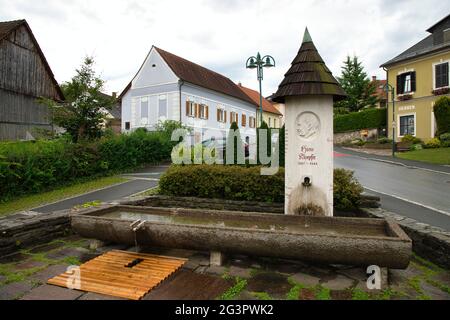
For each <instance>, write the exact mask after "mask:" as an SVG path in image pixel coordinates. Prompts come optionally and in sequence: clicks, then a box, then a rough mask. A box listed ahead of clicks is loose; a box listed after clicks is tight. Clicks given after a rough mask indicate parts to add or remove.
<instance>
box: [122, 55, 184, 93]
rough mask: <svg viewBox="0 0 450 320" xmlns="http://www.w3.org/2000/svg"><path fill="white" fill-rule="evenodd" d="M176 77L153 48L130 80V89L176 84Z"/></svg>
mask: <svg viewBox="0 0 450 320" xmlns="http://www.w3.org/2000/svg"><path fill="white" fill-rule="evenodd" d="M178 80H179V79H178V77H177V76H176V75H175V73H174V72H173V71H172V69H171V68H170V67H169V66H168V65H167V63H166V62H165V61H164V59H163V58H162V57H161V55H160V54H159V53H158V51H157V50H155V48H154V47H152V49H151V50H150V52H149V54H148V55H147V58H146V59H145V61H144V64H143V65H142V67H141V69H140V70H139V71H138V73H137V75H136V76H135V78H134V79H133V80H132V85H131V88H132V89H137V88H145V87H151V86H156V85H162V84H169V83H176V82H178Z"/></svg>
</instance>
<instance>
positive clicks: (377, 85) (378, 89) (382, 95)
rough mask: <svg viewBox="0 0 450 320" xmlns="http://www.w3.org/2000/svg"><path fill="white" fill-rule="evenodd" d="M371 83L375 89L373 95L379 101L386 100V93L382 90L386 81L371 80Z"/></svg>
mask: <svg viewBox="0 0 450 320" xmlns="http://www.w3.org/2000/svg"><path fill="white" fill-rule="evenodd" d="M372 83H374V84H375V88H376V91H375V93H374V94H373V95H374V96H376V97H378V99H380V100H387V92H386V91H385V90H384V87H385V85H386V80H377V79H373V80H372Z"/></svg>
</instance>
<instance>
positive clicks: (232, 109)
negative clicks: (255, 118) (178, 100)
mask: <svg viewBox="0 0 450 320" xmlns="http://www.w3.org/2000/svg"><path fill="white" fill-rule="evenodd" d="M181 94H185V95H186V96H187V99H188V100H189V101H193V102H196V103H204V104H206V105H207V104H208V103H206V102H207V101H209V102H213V103H216V104H217V105H219V106H220V107H218V108H219V109H224V110H225V111H227V112H236V110H240V111H241V112H252V111H249V110H248V109H244V108H241V107H236V106H232V105H230V104H227V103H223V102H221V101H216V100H213V99H209V98H206V97H202V96H198V95H193V94H189V93H188V92H183V91H182V92H181ZM227 97H230V96H227ZM195 98H198V99H200V100H197V101H198V102H197V101H195ZM221 107H222V108H221ZM255 114H256V107H255Z"/></svg>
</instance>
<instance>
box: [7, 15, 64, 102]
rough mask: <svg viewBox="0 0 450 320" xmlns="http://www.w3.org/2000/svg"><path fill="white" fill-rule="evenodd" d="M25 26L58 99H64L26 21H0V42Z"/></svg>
mask: <svg viewBox="0 0 450 320" xmlns="http://www.w3.org/2000/svg"><path fill="white" fill-rule="evenodd" d="M21 26H25V28H26V29H27V30H28V32H29V34H30V36H31V39H32V41H33V43H34V45H35V47H36V50H37V52H38V54H39V56H40V57H41V59H42V62H43V63H44V67H45V69H46V70H47V72H48V73H49V75H50V79H51V81H52V82H53V84H54V85H55V89H56V92H57V93H58V96H59V100H64V94H63V93H62V91H61V88H60V87H59V84H58V82H57V81H56V79H55V75H54V74H53V72H52V69H51V68H50V65H49V64H48V61H47V59H46V58H45V56H44V53H43V52H42V50H41V47H40V46H39V43H38V42H37V40H36V38H35V36H34V34H33V31H31V28H30V26H29V25H28V23H27V21H26V20H24V19H22V20H14V21H3V22H1V21H0V42H1V41H3V40H4V39H5V38H7V37H8V36H9V35H10V34H11V33H13V32H14V31H15V30H17V29H18V28H19V27H21Z"/></svg>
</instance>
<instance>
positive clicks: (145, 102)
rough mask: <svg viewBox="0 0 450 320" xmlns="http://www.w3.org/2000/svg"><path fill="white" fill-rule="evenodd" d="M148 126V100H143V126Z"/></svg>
mask: <svg viewBox="0 0 450 320" xmlns="http://www.w3.org/2000/svg"><path fill="white" fill-rule="evenodd" d="M147 124H148V98H147V97H143V98H141V125H144V126H145V125H147Z"/></svg>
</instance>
